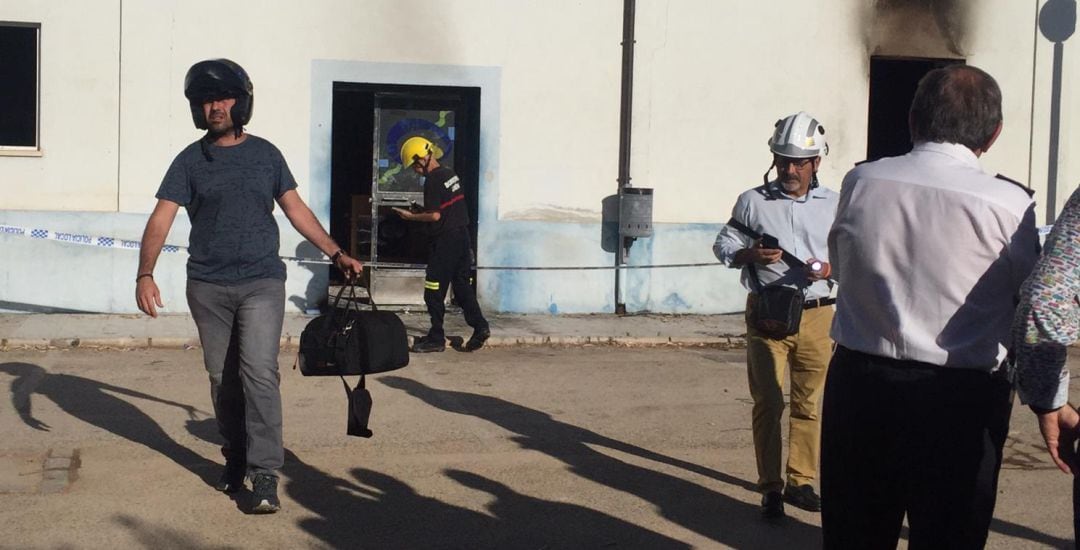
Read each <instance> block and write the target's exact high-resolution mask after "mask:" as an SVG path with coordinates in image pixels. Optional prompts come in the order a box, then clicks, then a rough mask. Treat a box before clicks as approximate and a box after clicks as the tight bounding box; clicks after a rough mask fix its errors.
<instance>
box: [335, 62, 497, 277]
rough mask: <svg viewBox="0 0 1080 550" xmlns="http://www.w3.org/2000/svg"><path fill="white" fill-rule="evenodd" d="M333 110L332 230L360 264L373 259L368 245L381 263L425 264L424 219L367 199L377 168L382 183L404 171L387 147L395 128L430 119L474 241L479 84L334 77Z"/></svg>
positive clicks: (426, 122) (389, 187) (390, 186)
mask: <svg viewBox="0 0 1080 550" xmlns="http://www.w3.org/2000/svg"><path fill="white" fill-rule="evenodd" d="M332 109H333V114H332V125H333V126H332V130H331V176H330V181H331V183H330V187H331V191H330V234H331V236H333V237H334V239H335V240H336V241H337V242H338V243H339V244H341V245H342V246H343V247H345V248H346V250H348V251H350V253H351V254H354V255H355V256H356V257H357V258H359V259H360V260H361V261H364V262H365V263H367V262H370V261H371V258H372V251H373V250H374V251H375V252H376V256H377V258H376V261H377V262H378V263H379V264H403V265H413V266H416V265H423V264H426V263H427V255H428V242H427V233H426V231H427V229H426V227H425V224H421V223H418V222H405V221H404V220H401V219H400V218H399V217H398V216H397V215H396V214H394V213H393V212H392V211H391V210H390V207H391V206H390V205H386V206H380V207H379V209H378V211H377V212H374V213H373V212H372V203H371V200H372V190H373V182H374V180H375V179H376V177H377V176H376V174H377V173H378V178H379V179H380V181H383V179H384V178H387V177H388V176H393V177H395V178H399V179H400V178H401V175H400V174H401V172H403V171H402V170H400V161H399V159H398V158H397V157H398V155H397V152H396V151H394V150H392V149H394V147H395V146H399V145H400V144H399V143H398V142H399V141H400V137H401V136H400V135H398V134H401V132H395V130H394V127H395V126H399V127H402V128H408V127H411V126H424V125H427V126H428V127H430V128H431V129H432V130H433V132H434V133H435V134H437V135H439V136H441V137H442V138H444V139H446V140H449V141H450V142H452V143H451V144H450V146H449V148H447V151H448V153H447V158H446V159H444V160H445V161H444V162H442V164H444V165H447V166H449V167H451V168H452V169H453V170H454V172H456V173H457V175H458V177H459V178H461V181H462V184H463V187H464V188H465V200H466V204H467V206H468V210H469V218H470V223H471V225H470V228H469V229H470V233H471V235H472V239H473V243H474V246H475V243H476V233H477V215H478V207H479V176H480V166H479V159H480V89H479V88H471V87H451V86H410V85H391V84H363V83H352V82H335V83H334V88H333V107H332ZM380 124H381V125H382V126H383V127H381V128H380V127H379V126H380ZM405 133H408V132H405ZM394 136H396V137H394ZM389 141H394V142H395V143H393V144H391V143H388V142H389ZM376 157H378V158H376ZM376 171H378V172H376ZM405 175H406V176H408V175H410V174H409V173H406V174H405ZM401 183H402V184H403V185H406V186H407V185H408V183H409V181H408V178H404V179H401ZM381 189H384V190H386V191H391V192H393V191H395V190H397V189H398V186H397V185H396V184H387V185H386V187H385V188H381ZM409 190H411V191H415V190H416V189H411V188H410V189H409ZM373 215H374V219H373ZM373 225H375V226H377V227H373ZM373 234H374V235H375V240H376V246H375V247H373V246H372V236H373ZM330 279H331V283H339V282H341V281H343V280H344V277H343V275H342V274H341V273H340V272H339V271H338V270H337V269H336V268H335V269H332V270H331V275H330Z"/></svg>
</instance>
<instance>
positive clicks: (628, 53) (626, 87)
mask: <svg viewBox="0 0 1080 550" xmlns="http://www.w3.org/2000/svg"><path fill="white" fill-rule="evenodd" d="M634 3H635V0H623V38H622V101H621V104H620V107H619V192H618V196H619V204H622V195H623V190H624V189H626V188H627V187H630V115H631V114H632V112H633V95H634ZM621 210H622V209H621V208H620V211H621ZM629 240H630V239H629V238H628V237H624V236H623V234H622V220H621V219H620V220H619V235H618V244H617V245H616V252H615V268H616V269H615V313H616V314H618V315H625V314H626V304H625V303H623V301H622V292H621V290H622V289H621V278H622V269H620V268H621V267H622V266H623V264H624V263H625V261H626V248H627V243H628V242H629Z"/></svg>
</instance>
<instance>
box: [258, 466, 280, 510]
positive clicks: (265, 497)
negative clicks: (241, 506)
mask: <svg viewBox="0 0 1080 550" xmlns="http://www.w3.org/2000/svg"><path fill="white" fill-rule="evenodd" d="M251 493H252V495H251V499H252V503H253V506H252V507H251V511H252V512H254V513H256V514H273V513H274V512H277V511H278V510H280V509H281V501H280V500H278V497H277V478H276V477H274V476H272V475H270V474H255V475H254V476H252V477H251Z"/></svg>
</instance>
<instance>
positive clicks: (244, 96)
mask: <svg viewBox="0 0 1080 550" xmlns="http://www.w3.org/2000/svg"><path fill="white" fill-rule="evenodd" d="M184 95H185V96H186V97H187V99H188V101H189V103H190V106H191V117H192V121H193V122H194V123H195V127H196V128H198V129H201V130H206V134H205V135H204V136H203V137H202V138H200V139H199V140H198V141H197V142H195V143H192V144H191V145H189V146H188V147H186V148H185V149H184V150H183V151H181V152H180V154H179V155H177V157H176V159H175V160H173V163H172V165H171V166H170V167H169V170H168V172H166V174H165V178H164V180H163V181H162V183H161V187H160V188H159V189H158V192H157V195H156V197H157V199H158V202H157V205H156V206H155V208H154V211H153V213H152V214H151V215H150V219H149V220H148V221H147V224H146V230H145V231H144V233H143V238H142V247H141V251H140V254H139V271H138V275H137V276H136V289H135V296H136V301H137V303H138V306H139V309H140V310H142V311H143V312H145V313H146V314H147V315H150V316H151V317H157V309H156V308H158V307H163V306H164V304H163V303H162V301H161V294H160V292H159V290H158V287H157V284H156V283H155V282H154V277H153V271H154V266H155V264H156V263H157V258H158V255H159V254H160V252H161V248H162V246H163V245H164V243H165V238H166V236H167V235H168V233H169V229H170V228H171V227H172V223H173V220H174V219H175V217H176V213H177V211H178V210H179V208H180V207H181V206H183V207H184V208H185V209H187V213H188V217H189V218H190V220H191V234H190V237H189V248H188V250H189V254H190V257H189V258H188V263H187V275H188V281H187V299H188V305H189V307H190V309H191V315H192V318H193V319H194V320H195V324H196V325H197V327H198V330H199V340H200V342H201V344H202V348H203V359H204V361H205V364H206V370H207V372H208V373H209V375H210V395H211V398H212V400H213V403H214V413H215V416H216V417H217V421H218V429H219V430H220V432H221V435H222V437H223V438H224V440H225V444H224V445H223V446H222V454H224V456H225V469H224V472H223V473H222V476H221V479H220V480H219V481H218V483H217V484H216V487H215V488H216V489H218V490H219V491H223V492H227V493H233V492H236V491H239V490H240V489H241V488H243V485H244V478H245V476H247V475H250V476H251V483H252V493H253V495H254V501H253V503H252V510H253V511H254V512H256V513H272V512H276V511H277V510H278V509H280V506H281V505H280V501H279V500H278V497H277V470H278V469H280V468H281V466H282V464H283V462H284V450H283V444H282V435H281V432H282V420H281V392H280V389H279V382H280V377H279V374H278V363H277V357H278V351H279V342H280V339H281V326H282V322H283V318H284V313H285V275H286V271H285V264H284V263H282V261H281V258H280V257H279V256H278V248H279V244H280V243H279V234H278V226H277V222H276V221H275V220H274V216H273V210H274V203H275V202H277V204H278V205H280V206H281V210H282V211H283V212H284V213H285V216H286V217H287V218H288V219H289V222H290V223H292V225H293V227H294V228H296V230H297V231H298V232H299V233H300V234H301V235H303V236H304V237H305V238H306V239H308V240H309V241H311V243H312V244H313V245H315V246H316V247H317V248H318V249H319V250H321V251H322V252H323V253H325V254H326V255H327V256H329V257H330V259H331V261H332V263H334V264H335V265H336V266H337V267H338V268H340V269H341V270H342V271H344V272H345V273H346V274H347V275H348V276H350V277H352V276H355V275H356V274H358V273H360V272H361V270H362V269H363V266H362V265H361V264H360V262H359V261H358V260H356V259H354V258H351V257H349V256H348V255H346V254H345V252H344V251H343V250H342V249H341V247H339V246H338V245H337V243H335V242H334V240H333V239H332V238H331V237H330V235H328V234H327V233H326V231H325V230H324V229H323V226H322V224H321V223H320V222H319V220H318V219H317V218H316V217H315V215H314V214H313V213H312V212H311V210H310V209H309V208H308V207H307V205H306V204H305V203H304V201H303V199H301V198H300V195H299V194H298V193H297V192H296V187H297V184H296V180H295V179H293V176H292V173H291V172H290V171H289V167H288V165H287V164H286V162H285V159H284V157H283V156H282V154H281V152H280V151H279V150H278V149H277V147H275V146H274V145H273V144H271V143H270V142H269V141H267V140H265V139H262V138H260V137H257V136H254V135H251V134H248V133H246V132H244V126H245V125H247V123H248V122H250V121H251V114H252V110H253V107H254V99H255V98H254V87H253V86H252V84H251V79H250V78H248V75H247V72H246V71H244V69H243V68H242V67H240V65H238V64H236V63H234V62H232V61H230V60H228V59H211V60H207V61H201V62H199V63H196V64H195V65H193V66H192V67H191V69H189V70H188V73H187V77H186V78H185V79H184Z"/></svg>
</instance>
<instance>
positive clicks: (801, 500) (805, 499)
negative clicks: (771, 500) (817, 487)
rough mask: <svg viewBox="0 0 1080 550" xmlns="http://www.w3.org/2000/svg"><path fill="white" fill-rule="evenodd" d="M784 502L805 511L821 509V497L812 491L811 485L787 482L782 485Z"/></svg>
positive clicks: (818, 510)
mask: <svg viewBox="0 0 1080 550" xmlns="http://www.w3.org/2000/svg"><path fill="white" fill-rule="evenodd" d="M784 502H787V503H788V504H790V505H792V506H794V507H796V508H802V509H803V510H806V511H807V512H820V511H821V497H819V496H818V495H817V493H815V492H814V487H813V486H811V485H791V484H788V486H787V487H784Z"/></svg>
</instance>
